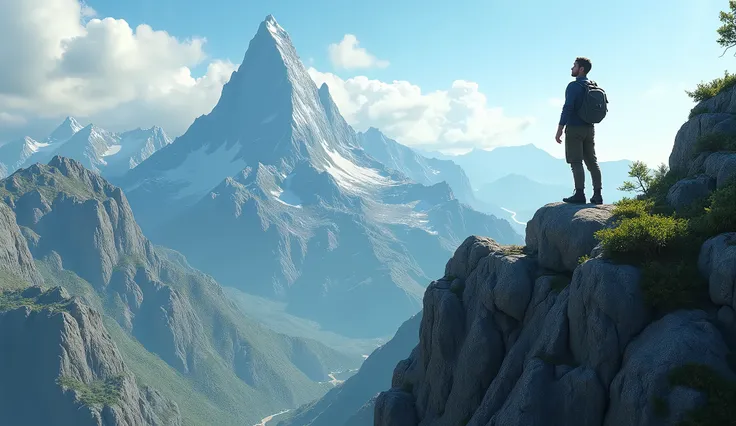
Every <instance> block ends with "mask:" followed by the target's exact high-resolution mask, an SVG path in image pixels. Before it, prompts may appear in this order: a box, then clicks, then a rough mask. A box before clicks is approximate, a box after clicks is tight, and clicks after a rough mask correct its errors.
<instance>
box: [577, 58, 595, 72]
mask: <svg viewBox="0 0 736 426" xmlns="http://www.w3.org/2000/svg"><path fill="white" fill-rule="evenodd" d="M575 62H577V63H578V66H580V67H583V68H585V73H586V74H587V73H589V72H590V69H591V68H592V67H593V64H591V63H590V59H588V58H586V57H585V56H578V57H577V58H575Z"/></svg>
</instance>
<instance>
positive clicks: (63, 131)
mask: <svg viewBox="0 0 736 426" xmlns="http://www.w3.org/2000/svg"><path fill="white" fill-rule="evenodd" d="M83 128H84V126H82V125H81V124H79V122H78V121H77V120H76V119H75V118H74V117H67V118H66V119H65V120H64V122H63V123H61V125H59V127H57V128H56V130H54V131H53V132H51V134H50V135H49V136H48V137H47V138H46V142H48V143H50V144H53V143H58V142H66V141H68V140H69V139H70V138H71V137H72V136H74V134H76V133H77V132H78V131H80V130H82V129H83Z"/></svg>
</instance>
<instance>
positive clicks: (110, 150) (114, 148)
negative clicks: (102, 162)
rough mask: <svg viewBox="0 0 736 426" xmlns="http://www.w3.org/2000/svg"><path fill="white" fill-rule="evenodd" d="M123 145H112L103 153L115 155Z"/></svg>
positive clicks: (105, 155)
mask: <svg viewBox="0 0 736 426" xmlns="http://www.w3.org/2000/svg"><path fill="white" fill-rule="evenodd" d="M122 147H123V146H122V145H110V146H109V147H107V151H105V153H104V154H102V156H103V157H109V156H111V155H115V154H117V153H118V152H120V149H121V148H122Z"/></svg>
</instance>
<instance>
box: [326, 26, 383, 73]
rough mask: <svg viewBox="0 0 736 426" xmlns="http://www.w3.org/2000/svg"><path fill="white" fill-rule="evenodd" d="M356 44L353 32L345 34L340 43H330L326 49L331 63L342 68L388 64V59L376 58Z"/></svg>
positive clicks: (380, 66) (356, 40)
mask: <svg viewBox="0 0 736 426" xmlns="http://www.w3.org/2000/svg"><path fill="white" fill-rule="evenodd" d="M358 44H359V42H358V38H357V37H355V36H354V35H353V34H345V36H343V38H342V40H341V41H340V43H332V44H330V45H329V46H328V48H327V50H328V52H329V54H330V61H332V65H334V66H335V67H337V68H344V69H355V68H373V67H378V68H385V67H387V66H388V65H389V62H388V61H386V60H383V59H377V58H376V57H375V56H373V55H371V54H370V53H368V51H367V50H365V48H362V47H358Z"/></svg>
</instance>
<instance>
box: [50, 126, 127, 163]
mask: <svg viewBox="0 0 736 426" xmlns="http://www.w3.org/2000/svg"><path fill="white" fill-rule="evenodd" d="M120 148H121V145H120V136H119V135H116V134H114V133H110V132H108V131H107V130H104V129H101V128H99V127H97V126H95V125H92V124H90V125H88V126H87V127H85V128H83V129H82V130H80V131H78V132H77V133H75V134H74V136H72V137H71V139H69V140H68V141H66V142H65V143H64V144H63V145H62V146H60V147H59V149H57V150H56V151H55V155H60V156H62V157H69V158H73V159H76V160H77V161H79V162H81V163H82V164H83V165H84V167H86V168H87V169H90V170H92V171H94V172H96V173H100V172H101V171H102V169H103V168H105V166H107V164H108V163H107V161H106V158H105V157H109V156H111V155H115V154H117V153H118V152H119V151H120Z"/></svg>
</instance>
